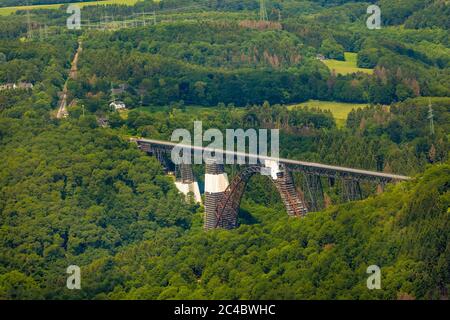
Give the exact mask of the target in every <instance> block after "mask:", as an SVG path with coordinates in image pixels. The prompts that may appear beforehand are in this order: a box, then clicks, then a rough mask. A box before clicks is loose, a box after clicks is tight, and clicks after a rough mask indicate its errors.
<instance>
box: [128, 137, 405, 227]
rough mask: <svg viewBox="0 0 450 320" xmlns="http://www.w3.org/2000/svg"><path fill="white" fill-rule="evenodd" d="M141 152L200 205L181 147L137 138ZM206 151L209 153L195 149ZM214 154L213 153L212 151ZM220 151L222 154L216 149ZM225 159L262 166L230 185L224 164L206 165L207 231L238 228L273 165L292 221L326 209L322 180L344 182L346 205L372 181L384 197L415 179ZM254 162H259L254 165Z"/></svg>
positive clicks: (299, 163) (292, 162) (250, 169)
mask: <svg viewBox="0 0 450 320" xmlns="http://www.w3.org/2000/svg"><path fill="white" fill-rule="evenodd" d="M133 141H134V142H136V143H137V144H138V146H139V148H140V149H141V150H143V151H145V152H146V153H147V154H149V155H151V156H155V157H156V158H157V159H158V161H160V163H161V164H162V165H163V167H164V168H165V171H166V172H171V171H172V172H173V171H175V172H176V173H177V179H176V182H175V184H176V186H177V188H178V190H179V191H180V192H182V193H184V194H186V195H187V194H188V193H190V192H193V193H194V196H195V199H196V200H197V201H198V202H200V201H201V197H200V192H199V188H198V184H197V182H196V181H195V178H194V175H193V173H192V165H190V164H181V165H174V164H173V163H172V162H171V160H170V154H171V151H172V149H173V148H174V147H175V146H176V145H178V144H176V143H173V142H167V141H159V140H149V139H133ZM196 148H197V149H201V151H205V150H207V149H208V148H204V147H191V146H188V149H189V150H190V151H191V152H193V151H194V150H195V149H196ZM208 151H212V150H208ZM214 151H215V152H217V150H214ZM220 153H221V154H222V155H226V154H230V153H231V154H232V155H233V156H238V155H239V156H244V157H245V159H246V161H247V160H249V159H252V160H255V158H256V159H257V162H256V164H248V165H246V166H245V167H244V168H243V169H242V170H241V171H240V172H238V174H237V175H236V176H235V177H234V178H233V179H232V180H231V182H230V183H228V177H227V175H226V173H225V172H224V169H223V165H222V164H218V163H215V162H211V163H208V162H207V163H206V167H205V194H204V196H205V203H204V205H205V219H204V228H205V229H206V230H209V229H215V228H223V229H232V228H235V227H237V224H238V213H239V207H240V203H241V199H242V196H243V194H244V192H245V189H246V186H247V183H248V181H249V180H250V179H251V177H253V176H254V175H256V174H261V173H262V172H263V170H264V169H266V170H267V169H270V165H268V164H269V163H276V164H277V167H278V168H279V170H277V171H276V172H275V173H274V172H271V174H264V175H265V176H267V177H268V179H270V180H271V181H272V183H273V184H274V186H275V188H276V189H277V191H278V193H279V195H280V197H281V200H282V202H283V204H284V206H285V207H286V211H287V213H288V215H289V216H292V217H303V216H305V215H306V214H307V213H308V211H318V210H320V209H322V208H323V202H324V193H323V185H322V180H327V181H328V183H329V184H330V186H333V185H335V184H336V183H340V185H341V188H340V189H341V190H342V198H343V199H344V200H346V201H354V200H359V199H362V193H361V187H360V182H369V183H372V184H376V185H377V186H378V191H379V192H381V191H382V190H383V188H384V186H385V185H386V184H387V183H395V182H398V181H404V180H409V179H411V178H410V177H407V176H401V175H395V174H388V173H382V172H375V171H367V170H361V169H354V168H345V167H339V166H331V165H325V164H320V163H311V162H304V161H297V160H291V159H282V158H271V157H261V156H259V155H252V154H239V153H238V152H234V151H225V150H221V151H220ZM253 163H254V162H253ZM294 172H296V173H300V174H302V175H303V179H302V182H303V185H302V190H303V192H299V191H298V190H297V188H296V187H295V184H294V181H293V177H292V173H294Z"/></svg>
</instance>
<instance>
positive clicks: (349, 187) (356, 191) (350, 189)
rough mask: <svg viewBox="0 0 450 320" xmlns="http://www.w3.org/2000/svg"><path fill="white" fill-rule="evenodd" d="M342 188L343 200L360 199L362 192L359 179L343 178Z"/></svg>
mask: <svg viewBox="0 0 450 320" xmlns="http://www.w3.org/2000/svg"><path fill="white" fill-rule="evenodd" d="M342 189H343V190H342V191H343V193H344V194H343V196H344V200H346V201H356V200H361V199H362V192H361V186H360V185H359V181H356V180H352V179H345V178H344V179H342Z"/></svg>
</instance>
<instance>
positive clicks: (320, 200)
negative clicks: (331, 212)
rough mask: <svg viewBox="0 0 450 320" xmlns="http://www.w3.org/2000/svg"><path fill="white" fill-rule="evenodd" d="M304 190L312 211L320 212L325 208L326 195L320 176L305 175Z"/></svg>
mask: <svg viewBox="0 0 450 320" xmlns="http://www.w3.org/2000/svg"><path fill="white" fill-rule="evenodd" d="M303 177H304V183H303V186H304V187H303V190H304V193H305V198H306V203H307V206H308V209H309V210H310V211H320V210H322V209H323V207H324V195H323V187H322V180H321V179H320V176H318V175H314V174H308V173H305V174H304V175H303Z"/></svg>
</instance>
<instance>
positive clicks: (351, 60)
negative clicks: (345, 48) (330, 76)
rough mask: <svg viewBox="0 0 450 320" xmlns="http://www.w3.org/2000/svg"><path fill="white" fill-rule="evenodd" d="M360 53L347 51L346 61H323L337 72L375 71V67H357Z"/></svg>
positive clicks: (370, 72) (369, 72)
mask: <svg viewBox="0 0 450 320" xmlns="http://www.w3.org/2000/svg"><path fill="white" fill-rule="evenodd" d="M357 59H358V54H357V53H353V52H345V61H339V60H334V59H329V60H324V61H322V62H323V63H325V65H326V66H327V67H328V68H329V69H330V70H335V71H336V73H337V74H342V75H346V74H349V73H355V72H364V73H368V74H372V73H373V69H364V68H358V67H357V64H356V62H357Z"/></svg>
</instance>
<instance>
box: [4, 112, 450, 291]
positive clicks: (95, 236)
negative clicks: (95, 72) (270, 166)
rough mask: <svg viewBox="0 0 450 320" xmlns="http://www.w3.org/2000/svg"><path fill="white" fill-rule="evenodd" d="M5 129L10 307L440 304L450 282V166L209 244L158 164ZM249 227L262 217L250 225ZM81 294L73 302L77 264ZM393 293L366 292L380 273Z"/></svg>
mask: <svg viewBox="0 0 450 320" xmlns="http://www.w3.org/2000/svg"><path fill="white" fill-rule="evenodd" d="M95 126H96V125H95V120H94V119H92V118H90V117H87V118H85V119H80V120H78V121H70V122H68V123H65V124H61V125H58V124H55V123H49V122H48V121H44V120H38V119H33V118H28V117H25V118H22V119H12V118H5V117H3V118H2V119H1V121H0V128H1V129H0V133H1V148H2V153H1V159H0V163H1V169H0V173H1V174H0V179H1V180H0V181H1V185H2V193H1V198H0V209H1V221H2V226H1V228H0V239H1V242H2V244H1V253H0V261H1V264H0V265H1V269H0V274H1V275H0V297H1V298H21V299H23V298H54V299H62V298H97V299H101V298H133V299H168V298H178V299H193V298H218V299H224V298H229V299H237V298H241V299H250V298H252V299H307V298H308V299H324V298H329V299H332V298H341V299H342V298H347V299H349V298H385V299H395V298H417V299H420V298H439V297H444V296H445V295H446V294H447V293H446V292H447V291H446V290H448V284H449V280H450V274H449V270H450V266H449V259H450V247H449V240H448V235H449V234H450V233H449V230H450V226H449V221H450V216H449V212H448V210H447V208H448V206H449V202H450V198H449V192H448V190H449V184H450V179H449V177H450V165H449V164H446V165H436V166H433V167H430V168H429V169H428V170H427V171H426V172H425V174H424V175H421V176H418V177H417V178H416V179H415V180H414V181H412V182H409V183H402V184H398V185H396V186H395V187H392V188H390V189H389V190H387V191H386V192H385V193H384V194H382V195H380V196H376V197H371V198H369V199H367V200H364V201H360V202H357V203H351V204H345V205H341V206H335V207H331V208H329V209H328V210H326V211H324V212H319V213H313V214H311V215H308V217H306V218H304V219H301V220H297V219H292V218H291V219H288V218H287V217H286V214H285V213H284V209H282V208H281V207H280V206H279V205H274V206H273V207H272V208H267V207H263V206H260V205H258V204H255V203H254V202H252V201H251V200H247V201H246V204H245V206H244V210H245V211H247V212H248V213H247V216H246V215H244V216H243V217H245V216H246V217H245V218H242V219H241V223H242V226H241V227H240V228H239V229H238V230H236V231H231V232H230V231H215V232H209V233H205V232H204V231H203V229H202V228H201V214H202V211H201V210H198V208H197V207H196V206H194V205H192V206H186V204H185V203H184V200H183V199H182V197H181V196H179V195H177V193H176V192H175V190H174V187H173V185H172V183H171V181H170V179H169V178H166V177H164V176H162V171H161V168H160V166H159V164H158V163H157V162H156V160H154V159H152V158H149V157H147V156H145V155H144V154H142V153H140V152H139V151H137V150H136V149H135V148H134V147H133V146H132V145H129V144H128V143H127V142H123V141H121V140H120V139H119V138H118V137H117V136H115V135H114V134H113V133H112V132H109V131H103V130H102V129H99V128H95ZM248 215H250V216H251V217H252V218H250V217H249V216H248ZM72 263H76V264H78V265H80V266H81V267H82V269H83V276H84V277H83V290H82V291H81V292H78V293H72V292H68V291H67V290H66V289H64V283H65V282H64V281H65V273H64V270H65V268H66V267H67V265H69V264H72ZM371 264H377V265H380V266H381V267H382V272H383V289H382V290H379V291H375V292H374V291H368V290H367V289H366V287H365V279H366V273H365V270H366V268H367V266H368V265H371Z"/></svg>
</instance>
